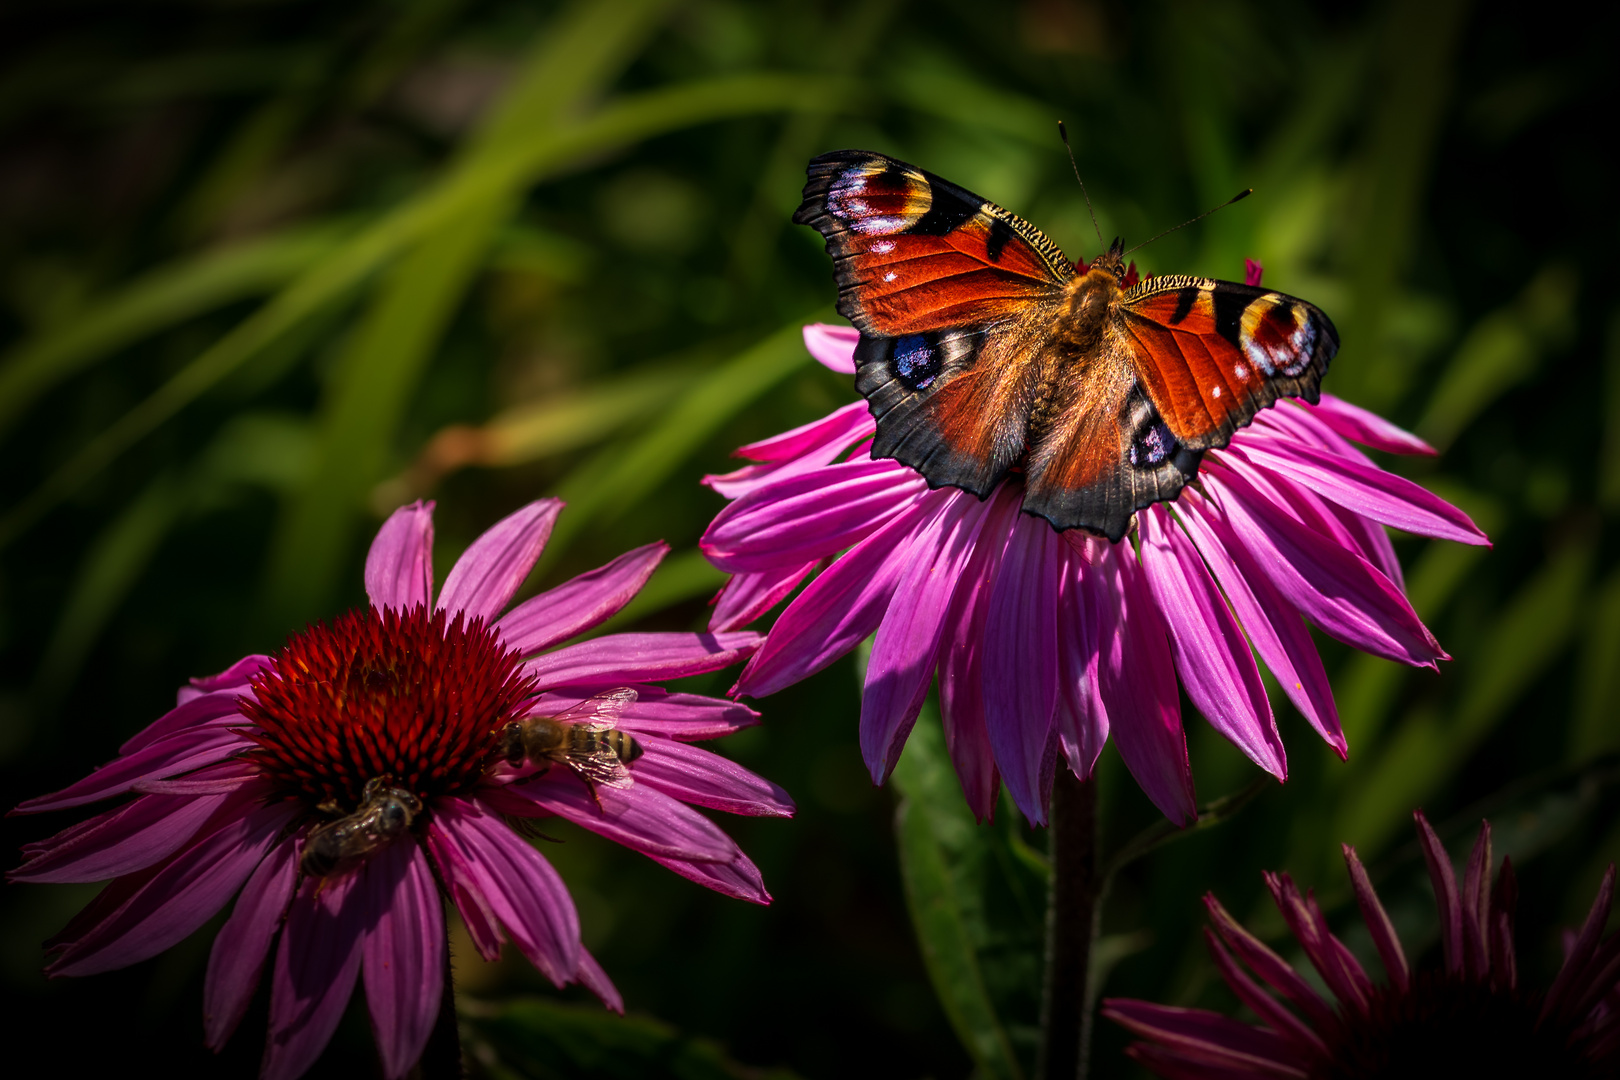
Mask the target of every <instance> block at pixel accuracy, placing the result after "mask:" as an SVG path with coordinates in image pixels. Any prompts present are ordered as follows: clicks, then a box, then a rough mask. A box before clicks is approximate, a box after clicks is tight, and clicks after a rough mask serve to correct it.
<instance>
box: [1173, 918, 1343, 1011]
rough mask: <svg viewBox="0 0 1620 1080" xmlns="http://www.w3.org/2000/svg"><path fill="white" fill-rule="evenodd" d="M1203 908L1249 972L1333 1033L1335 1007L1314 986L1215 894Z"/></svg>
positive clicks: (1223, 939)
mask: <svg viewBox="0 0 1620 1080" xmlns="http://www.w3.org/2000/svg"><path fill="white" fill-rule="evenodd" d="M1204 907H1205V908H1206V909H1207V910H1208V911H1209V921H1210V923H1211V924H1212V925H1213V926H1214V927H1215V932H1216V933H1218V934H1219V935H1220V936H1221V940H1222V941H1224V942H1226V945H1227V947H1228V948H1230V949H1231V950H1232V951H1233V952H1234V953H1236V954H1237V955H1238V957H1239V958H1240V959H1242V961H1243V962H1244V963H1245V964H1248V965H1249V968H1250V970H1252V971H1253V972H1254V973H1255V974H1256V975H1258V976H1260V977H1261V978H1262V979H1264V980H1265V981H1266V982H1268V983H1270V984H1271V985H1272V986H1274V987H1276V988H1277V990H1278V991H1280V992H1281V993H1282V995H1283V997H1285V998H1287V999H1288V1000H1289V1001H1291V1002H1293V1004H1294V1007H1295V1008H1297V1009H1299V1010H1300V1011H1301V1012H1303V1013H1304V1014H1305V1015H1307V1016H1309V1017H1310V1018H1311V1021H1312V1022H1313V1023H1315V1024H1316V1025H1317V1026H1318V1027H1322V1028H1326V1029H1331V1028H1332V1027H1333V1026H1334V1025H1336V1024H1337V1023H1338V1018H1337V1015H1336V1014H1335V1013H1334V1011H1333V1006H1331V1005H1329V1004H1328V1003H1327V1002H1326V1001H1323V1000H1322V996H1321V995H1320V994H1318V993H1317V992H1316V991H1315V990H1313V989H1311V984H1310V983H1308V982H1306V981H1305V980H1304V979H1303V978H1302V977H1301V976H1300V974H1299V972H1297V971H1295V970H1294V969H1293V968H1292V967H1290V966H1289V965H1288V962H1287V961H1286V960H1284V959H1283V958H1282V957H1280V956H1278V955H1277V954H1276V953H1275V952H1273V951H1272V950H1271V949H1270V947H1268V946H1267V945H1266V943H1265V942H1263V941H1261V940H1260V939H1259V938H1257V937H1255V936H1254V935H1253V934H1251V933H1249V931H1248V930H1247V929H1245V928H1244V926H1243V924H1242V923H1240V922H1238V921H1237V920H1236V919H1234V918H1232V915H1231V913H1230V912H1228V911H1227V910H1226V908H1225V907H1224V906H1222V904H1221V902H1220V901H1219V900H1217V899H1215V894H1214V893H1205V894H1204Z"/></svg>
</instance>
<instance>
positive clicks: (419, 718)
mask: <svg viewBox="0 0 1620 1080" xmlns="http://www.w3.org/2000/svg"><path fill="white" fill-rule="evenodd" d="M520 660H521V657H520V656H519V654H518V653H517V652H515V651H513V650H510V649H507V648H506V647H505V646H504V645H502V643H501V640H500V637H499V636H498V635H497V634H496V633H495V631H493V630H492V629H490V628H489V627H487V626H485V625H484V623H483V620H481V619H473V620H471V621H470V622H468V621H464V618H463V615H462V614H461V613H460V612H457V613H456V614H455V615H454V616H447V615H446V613H445V612H443V611H430V610H428V609H427V608H426V607H425V606H417V607H414V608H411V609H409V610H407V611H395V610H392V609H389V610H385V611H379V610H378V609H376V608H367V609H365V610H355V611H350V612H348V613H346V614H343V615H340V616H338V617H337V618H336V619H334V620H332V622H330V623H316V624H315V625H313V626H310V627H309V628H308V629H306V630H304V632H303V633H301V634H297V635H295V636H293V637H292V638H291V639H290V640H289V641H288V642H287V644H286V645H285V646H284V647H283V648H282V649H281V651H280V652H279V653H277V654H276V655H275V656H273V657H272V658H271V660H270V664H269V665H268V666H267V667H266V668H265V669H264V670H262V671H260V672H259V674H258V675H256V676H254V678H253V693H254V696H253V697H252V698H248V697H244V698H243V699H242V702H241V709H242V713H243V714H244V715H245V716H247V717H248V718H249V719H251V720H253V721H254V722H255V723H256V724H258V726H259V729H260V730H258V731H256V732H250V733H249V735H250V737H251V738H252V739H253V740H254V741H255V742H257V743H258V744H259V749H258V750H257V751H255V752H254V755H255V757H256V759H257V760H258V762H259V763H260V765H261V767H262V768H263V769H264V772H265V774H266V775H268V776H270V777H272V778H274V779H275V780H277V781H278V782H279V783H280V784H281V785H282V786H283V787H284V788H285V790H286V793H287V794H288V795H296V796H300V797H303V798H305V799H308V800H309V801H310V802H311V803H312V804H318V803H320V802H323V801H325V800H328V799H330V800H334V801H335V802H336V803H337V804H338V805H339V806H341V807H344V808H352V807H354V806H355V805H357V804H358V803H359V801H360V797H361V790H362V789H363V788H364V787H365V786H366V781H368V780H370V779H372V778H373V777H377V776H389V777H392V778H393V781H392V782H393V784H394V785H395V786H398V787H402V788H406V789H408V790H410V791H413V792H415V793H416V794H417V795H418V796H419V797H421V798H423V799H430V798H432V797H434V796H437V795H450V794H454V793H455V792H458V791H462V790H465V789H467V788H469V787H471V786H473V785H474V784H476V783H477V782H478V781H479V779H480V778H481V777H482V776H483V775H484V772H485V771H486V770H487V769H488V768H489V766H490V765H491V764H492V763H493V762H494V761H495V759H496V733H497V732H499V731H500V729H501V728H502V727H503V726H505V725H506V724H507V723H508V722H510V721H511V720H512V719H514V717H515V716H516V715H517V713H518V710H519V708H520V707H521V705H522V703H523V700H524V699H525V698H526V697H528V696H529V694H530V693H531V692H532V691H533V686H534V684H533V681H532V680H531V679H529V678H528V677H526V676H525V675H524V674H523V672H522V669H521V666H520Z"/></svg>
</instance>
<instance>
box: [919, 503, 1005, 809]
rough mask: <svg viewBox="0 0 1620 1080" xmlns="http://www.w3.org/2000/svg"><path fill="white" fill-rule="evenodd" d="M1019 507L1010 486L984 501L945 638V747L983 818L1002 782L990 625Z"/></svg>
mask: <svg viewBox="0 0 1620 1080" xmlns="http://www.w3.org/2000/svg"><path fill="white" fill-rule="evenodd" d="M1018 512H1019V511H1018V503H1017V501H1016V500H1015V499H1013V498H1011V497H1010V496H1009V495H1008V494H1006V489H1005V488H1003V489H1002V491H1000V492H997V493H996V494H994V495H992V496H991V497H990V498H989V500H987V501H986V503H985V504H984V510H983V513H984V515H985V518H984V524H983V525H982V526H980V531H979V542H978V543H976V544H974V545H973V549H972V551H971V552H970V553H969V555H968V559H967V563H966V564H965V565H964V566H963V568H962V573H961V576H960V577H959V578H958V580H957V583H956V590H955V592H954V593H953V594H952V596H951V606H950V610H949V612H947V614H946V616H945V625H944V627H943V628H942V630H943V633H942V634H941V637H940V642H939V714H940V725H941V727H943V728H944V730H945V748H946V750H947V751H948V752H949V753H950V755H951V763H952V764H953V765H955V766H956V775H957V778H958V779H959V780H960V781H961V784H962V795H963V797H964V798H966V799H967V804H968V806H969V808H971V809H972V811H973V816H974V817H976V818H977V819H978V820H979V821H981V822H982V821H985V820H987V819H988V818H989V817H990V815H991V814H992V813H994V811H995V808H996V792H997V790H998V789H999V787H1000V786H1001V774H1000V773H999V772H997V771H996V758H995V753H994V752H993V751H992V750H991V748H990V731H989V728H988V727H987V725H986V721H985V714H984V663H983V661H984V626H985V620H986V619H987V618H988V617H989V612H990V589H991V587H992V586H993V585H994V583H995V579H996V571H997V569H998V568H999V567H1000V565H1001V556H1002V552H1003V551H1004V550H1005V549H1006V546H1007V534H1008V532H1009V531H1010V530H1011V529H1012V527H1013V522H1014V521H1015V520H1016V518H1017V515H1018Z"/></svg>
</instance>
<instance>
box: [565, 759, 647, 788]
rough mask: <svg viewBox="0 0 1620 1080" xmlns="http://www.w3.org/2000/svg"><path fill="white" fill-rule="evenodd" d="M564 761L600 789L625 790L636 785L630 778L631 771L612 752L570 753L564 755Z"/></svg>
mask: <svg viewBox="0 0 1620 1080" xmlns="http://www.w3.org/2000/svg"><path fill="white" fill-rule="evenodd" d="M563 760H564V761H565V762H567V764H568V767H569V768H571V769H573V770H574V771H575V772H577V773H578V774H579V775H580V776H582V777H583V778H584V779H585V780H586V782H587V783H591V784H596V785H597V786H599V787H609V788H625V787H629V786H630V785H631V784H632V783H634V781H633V780H632V779H631V777H630V770H629V769H626V768H625V767H624V762H622V761H620V760H619V756H618V755H617V754H615V753H614V752H613V751H611V750H598V751H595V752H589V751H570V752H569V753H567V754H566V755H564V758H563Z"/></svg>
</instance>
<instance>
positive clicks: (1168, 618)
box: [1136, 506, 1288, 780]
mask: <svg viewBox="0 0 1620 1080" xmlns="http://www.w3.org/2000/svg"><path fill="white" fill-rule="evenodd" d="M1136 520H1137V528H1138V529H1139V531H1140V534H1141V538H1142V567H1143V569H1144V570H1145V571H1146V572H1147V581H1148V586H1149V588H1150V590H1151V591H1152V594H1153V599H1154V602H1155V603H1156V604H1157V605H1158V608H1159V612H1160V614H1162V615H1163V616H1164V619H1165V622H1166V623H1167V624H1168V625H1169V628H1170V651H1171V654H1172V655H1173V656H1174V657H1175V662H1176V672H1177V674H1179V675H1180V676H1181V684H1182V685H1183V686H1184V687H1186V688H1187V696H1188V697H1189V698H1191V699H1192V703H1193V705H1195V706H1196V707H1197V708H1198V711H1199V712H1201V713H1203V714H1204V716H1205V717H1206V718H1207V719H1208V720H1209V722H1210V724H1211V725H1212V726H1213V727H1214V728H1215V730H1216V731H1219V732H1220V733H1221V734H1222V735H1224V736H1226V737H1227V738H1228V739H1230V740H1231V741H1232V743H1233V745H1235V746H1237V747H1238V748H1239V749H1240V750H1242V751H1243V752H1244V753H1245V754H1247V755H1248V756H1249V758H1250V760H1252V761H1253V762H1254V763H1255V764H1256V765H1259V766H1260V767H1261V768H1262V769H1264V770H1266V771H1267V772H1269V773H1270V774H1271V775H1273V776H1275V777H1276V778H1277V779H1278V780H1286V779H1287V778H1288V764H1287V756H1286V754H1285V753H1284V751H1283V745H1282V737H1281V736H1279V735H1278V734H1277V723H1276V721H1275V719H1274V718H1273V717H1272V715H1271V703H1270V702H1269V701H1268V700H1266V688H1265V686H1264V685H1263V684H1262V683H1261V682H1260V671H1259V669H1258V668H1256V667H1255V666H1254V657H1253V656H1251V655H1250V654H1249V643H1248V642H1247V641H1245V640H1244V638H1243V631H1242V630H1240V629H1238V625H1237V621H1236V620H1235V619H1233V618H1232V614H1231V612H1229V611H1227V610H1226V602H1225V600H1223V599H1222V598H1221V592H1220V590H1219V589H1218V588H1216V586H1215V582H1214V581H1212V580H1211V579H1210V576H1209V571H1208V570H1206V569H1204V563H1203V560H1201V559H1200V558H1199V557H1198V553H1197V551H1195V550H1194V549H1193V546H1192V543H1191V542H1190V541H1188V540H1187V538H1186V537H1185V536H1183V535H1182V533H1181V531H1180V530H1179V529H1177V528H1176V527H1175V525H1174V524H1173V523H1172V522H1171V520H1170V515H1169V512H1168V511H1166V510H1165V509H1163V508H1162V507H1158V506H1154V507H1150V508H1148V509H1147V510H1144V511H1142V512H1140V513H1138V514H1137V516H1136Z"/></svg>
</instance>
